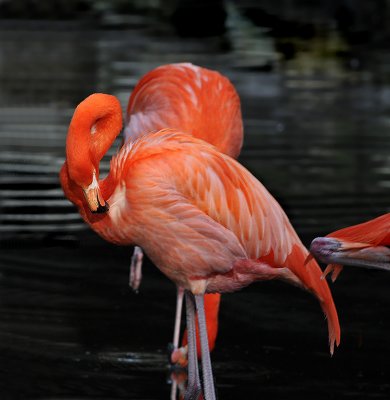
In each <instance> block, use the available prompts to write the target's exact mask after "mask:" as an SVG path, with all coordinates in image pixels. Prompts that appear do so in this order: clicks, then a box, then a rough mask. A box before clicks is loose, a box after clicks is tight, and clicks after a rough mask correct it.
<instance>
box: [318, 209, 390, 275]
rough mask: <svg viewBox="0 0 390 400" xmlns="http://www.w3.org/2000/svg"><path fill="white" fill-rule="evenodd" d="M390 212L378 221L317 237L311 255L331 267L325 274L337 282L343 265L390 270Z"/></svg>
mask: <svg viewBox="0 0 390 400" xmlns="http://www.w3.org/2000/svg"><path fill="white" fill-rule="evenodd" d="M389 246H390V213H387V214H384V215H381V216H380V217H378V218H375V219H372V220H370V221H367V222H363V223H361V224H358V225H353V226H349V227H347V228H343V229H340V230H338V231H335V232H332V233H330V234H329V235H327V236H325V237H318V238H315V239H314V240H313V241H312V243H311V245H310V252H311V254H312V255H313V256H314V257H315V258H316V259H317V260H319V261H321V262H323V263H325V264H328V266H327V268H326V270H325V272H324V275H327V274H329V273H332V280H333V281H335V280H336V278H337V276H338V275H339V274H340V272H341V270H342V268H343V267H342V266H343V265H346V266H357V267H365V268H374V269H383V270H387V271H390V248H389Z"/></svg>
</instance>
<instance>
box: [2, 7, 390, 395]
mask: <svg viewBox="0 0 390 400" xmlns="http://www.w3.org/2000/svg"><path fill="white" fill-rule="evenodd" d="M389 17H390V2H389V1H387V0H381V1H379V0H378V1H364V0H361V1H358V0H356V1H352V0H350V1H348V0H344V1H341V0H340V1H336V0H333V1H325V0H324V1H303V0H301V1H298V0H285V1H275V0H274V1H265V0H263V1H254V0H252V1H250V0H248V1H238V0H236V1H229V2H228V1H225V2H223V1H196V0H181V1H180V0H177V1H175V0H170V1H166V2H164V1H162V0H160V1H158V0H154V1H153V0H148V1H141V0H138V1H135V0H133V1H131V0H128V1H122V0H121V1H104V0H101V1H96V2H93V1H87V0H80V1H76V0H71V1H65V0H62V1H59V0H54V1H32V0H31V1H27V0H26V1H22V0H19V1H17V0H14V1H12V0H8V1H4V0H2V1H0V398H1V399H77V400H79V399H87V398H88V399H118V398H123V399H124V398H126V399H166V398H169V391H170V387H169V384H168V380H169V372H168V369H167V357H166V345H167V343H168V341H170V340H171V335H172V327H173V315H174V304H175V288H174V285H173V284H172V283H171V282H169V281H168V280H167V279H166V278H165V277H163V276H162V275H161V273H160V272H159V271H158V270H157V269H156V268H155V267H154V266H152V265H151V264H150V263H149V262H148V261H146V263H145V266H144V280H143V283H142V286H141V291H140V293H139V294H138V295H135V294H134V293H132V292H131V290H130V288H129V287H128V267H129V262H130V255H131V252H132V249H130V248H120V247H115V246H112V245H109V244H107V243H105V242H103V241H102V240H101V239H99V238H98V237H97V236H96V235H95V234H94V233H93V232H90V231H89V230H88V229H87V227H86V226H85V225H84V224H83V223H82V221H81V220H80V217H79V216H78V213H77V212H76V210H75V209H73V207H72V206H71V205H70V204H69V203H68V201H67V200H65V199H64V197H63V194H62V191H61V189H60V187H59V183H58V171H59V169H60V167H61V165H62V163H63V160H64V147H65V136H66V132H67V126H68V124H69V121H70V118H71V115H72V112H73V110H74V108H75V106H76V105H77V104H78V103H79V102H80V101H81V100H82V99H84V98H85V97H86V96H87V95H89V94H90V93H92V92H97V91H100V92H106V93H111V94H114V95H116V96H118V97H119V99H120V100H121V102H122V106H123V109H125V107H126V104H127V100H128V97H129V94H130V92H131V90H132V89H133V88H134V86H135V84H136V82H137V81H138V79H139V78H140V77H141V76H142V75H143V74H144V73H146V72H148V71H149V70H151V69H153V68H154V67H156V66H158V65H161V64H166V63H171V62H193V63H195V64H198V65H201V66H205V67H208V68H211V69H216V70H218V71H220V72H222V73H223V74H225V75H226V76H228V77H229V78H230V79H231V81H232V82H233V83H234V85H235V86H236V88H237V91H238V92H239V94H240V97H241V100H242V112H243V118H244V125H245V143H244V148H243V151H242V155H241V158H240V161H241V162H242V163H243V164H244V165H245V166H246V167H247V168H248V169H249V170H250V171H252V172H253V173H254V174H255V175H256V176H257V177H258V178H259V179H260V180H261V181H262V182H263V183H264V184H265V185H266V187H267V188H268V189H269V190H270V192H271V193H272V194H273V195H274V196H275V197H276V198H277V199H278V200H279V202H280V203H281V205H282V206H283V208H284V209H285V210H286V212H287V214H288V215H289V217H290V218H291V221H292V223H293V225H294V227H295V228H296V230H297V231H298V233H299V234H300V236H301V237H302V239H303V241H304V243H305V244H307V245H308V244H309V243H310V241H311V240H312V239H313V238H314V237H315V236H320V235H324V234H326V233H328V232H330V231H332V230H335V229H337V228H340V227H342V226H346V225H350V224H354V223H358V222H361V221H364V220H367V219H369V218H373V217H375V216H378V215H380V214H382V213H384V212H389V196H388V193H389V187H390V155H389V150H390V133H389V132H390V131H389V128H390V68H389V66H390V53H389V50H388V49H389V44H390V23H389ZM116 148H117V145H115V146H114V148H113V149H112V151H111V152H110V154H113V153H114V152H115V150H116ZM108 160H109V157H107V159H105V161H104V162H103V165H102V169H103V170H105V171H107V168H108ZM389 288H390V275H389V274H386V273H383V272H375V271H366V270H356V269H353V268H348V269H347V270H345V271H344V272H343V273H342V275H341V277H340V278H339V280H338V281H337V282H336V284H334V285H332V291H333V293H334V299H335V302H336V305H337V307H338V311H339V317H340V322H341V328H342V344H341V346H340V348H339V349H337V350H336V352H335V355H334V356H333V357H332V358H331V357H330V356H329V352H328V347H327V330H326V323H325V321H324V318H323V315H322V312H321V310H320V307H319V306H318V304H317V301H316V300H315V299H314V298H313V297H312V296H310V295H309V294H308V293H304V292H302V291H299V290H298V289H296V288H294V287H290V286H288V285H285V284H282V283H278V282H268V283H262V284H255V285H252V286H251V287H249V288H247V289H245V290H243V291H241V292H239V293H235V294H231V295H224V296H223V300H222V306H221V313H220V328H221V330H220V335H219V339H218V342H217V348H216V350H215V352H214V353H213V355H212V358H213V365H214V368H215V375H216V379H217V388H218V393H219V398H220V399H237V398H238V397H239V396H240V397H242V398H247V399H252V398H253V399H257V398H262V399H271V398H272V399H285V398H286V399H287V398H288V399H293V398H299V399H301V400H303V399H312V398H316V399H370V398H375V399H381V398H386V399H387V398H389V395H390V361H389V359H390V339H389V329H390V317H389V311H388V310H389V308H390V294H389V293H390V291H389Z"/></svg>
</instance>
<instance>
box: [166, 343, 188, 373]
mask: <svg viewBox="0 0 390 400" xmlns="http://www.w3.org/2000/svg"><path fill="white" fill-rule="evenodd" d="M170 362H171V363H172V364H173V365H176V366H178V367H180V368H185V367H187V365H188V346H183V347H179V348H178V349H173V351H172V352H171V353H170Z"/></svg>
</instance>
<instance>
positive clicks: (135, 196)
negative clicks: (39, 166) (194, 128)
mask: <svg viewBox="0 0 390 400" xmlns="http://www.w3.org/2000/svg"><path fill="white" fill-rule="evenodd" d="M121 127H122V122H121V107H120V104H119V102H118V100H117V99H116V98H115V97H113V96H109V95H103V94H95V95H92V96H89V97H88V98H87V99H86V100H84V101H83V102H82V103H80V105H79V106H78V107H77V108H76V110H75V113H74V116H73V118H72V121H71V123H70V127H69V132H68V136H67V141H66V161H65V163H64V166H63V167H62V169H61V172H60V177H61V183H62V187H63V189H64V192H65V194H66V196H67V197H68V198H70V199H76V200H75V203H76V205H77V206H78V207H79V210H80V213H81V215H82V216H83V218H84V219H85V221H86V222H87V223H88V224H89V225H90V226H91V228H92V229H93V230H95V231H96V232H97V233H98V234H99V235H101V236H102V237H103V238H104V239H106V240H108V241H110V242H112V243H116V244H122V245H134V244H136V245H139V246H140V247H142V248H143V249H144V250H145V252H146V254H147V255H148V257H149V258H150V259H151V261H152V262H153V263H154V264H155V265H156V266H157V267H158V268H159V269H160V270H161V271H162V272H163V273H164V274H165V275H166V276H167V277H168V278H169V279H171V280H172V281H173V282H175V283H176V285H177V286H178V287H181V288H183V289H184V290H185V297H186V309H187V329H188V375H189V378H188V388H187V393H186V397H187V398H196V397H197V394H198V393H199V392H200V390H201V385H200V378H199V372H198V366H197V350H196V337H195V336H196V329H195V308H196V310H197V312H198V321H199V333H200V343H201V353H202V367H203V368H202V370H203V388H204V398H205V399H206V400H213V399H215V389H214V383H213V375H212V368H211V361H210V354H209V348H208V340H207V328H206V322H205V315H204V295H205V293H221V292H231V291H236V290H239V289H241V288H242V287H244V286H247V285H249V284H250V283H252V282H254V281H263V280H270V279H282V280H285V281H287V282H290V283H292V284H294V285H297V286H299V287H302V288H305V289H306V290H308V291H310V292H311V293H313V294H314V295H315V296H316V297H317V299H318V300H319V302H320V305H321V307H322V309H323V311H324V312H325V314H326V316H327V320H328V330H329V343H330V351H331V352H333V349H334V344H336V345H338V344H339V342H340V327H339V322H338V316H337V311H336V308H335V305H334V303H333V299H332V295H331V292H330V290H329V287H328V285H327V283H326V281H325V280H323V279H321V275H322V272H321V270H320V268H319V266H318V264H317V263H316V262H315V260H310V261H309V263H310V265H309V266H307V267H305V266H304V262H305V259H306V258H307V256H308V251H307V250H306V248H305V247H304V246H303V244H302V242H301V241H300V239H299V237H298V235H297V234H296V232H295V231H294V229H293V227H292V226H291V224H290V222H289V220H288V218H287V216H286V214H285V213H284V212H283V210H282V208H281V207H280V206H279V204H278V203H277V202H276V200H275V199H274V198H273V197H272V196H271V195H270V194H269V192H268V191H267V190H266V189H265V188H264V186H263V185H262V184H261V183H260V182H259V181H258V180H257V179H256V178H255V177H253V176H252V175H251V174H250V173H249V172H248V171H247V170H246V169H245V168H244V167H242V166H241V165H240V164H239V163H237V162H236V161H234V159H232V158H231V157H229V156H227V155H225V154H223V153H221V152H219V151H217V150H216V149H215V148H214V147H213V146H211V145H210V144H208V143H206V142H204V141H203V140H200V139H197V138H194V137H192V136H190V135H188V133H182V132H180V131H177V130H175V129H164V130H161V131H157V132H152V133H148V134H145V135H143V136H141V137H140V138H139V139H137V140H136V141H134V142H130V143H129V144H127V145H124V146H123V147H122V149H121V150H120V151H119V152H118V154H117V155H116V156H115V157H114V158H113V159H112V161H111V168H110V173H109V175H108V176H107V177H106V178H105V179H104V180H101V181H99V161H100V160H101V158H102V157H103V155H104V154H105V152H106V151H107V150H108V148H109V147H110V146H111V144H112V142H113V141H114V139H115V137H116V136H117V135H118V134H119V132H120V130H121ZM95 135H98V136H99V135H103V136H104V138H105V144H104V146H103V145H101V146H96V144H95V139H94V136H95ZM109 137H110V140H109V139H108V138H109ZM100 144H101V142H100ZM83 194H84V198H83V196H82V195H83Z"/></svg>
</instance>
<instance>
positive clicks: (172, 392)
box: [169, 379, 177, 400]
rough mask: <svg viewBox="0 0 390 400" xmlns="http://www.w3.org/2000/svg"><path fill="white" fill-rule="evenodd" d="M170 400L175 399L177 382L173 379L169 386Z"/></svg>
mask: <svg viewBox="0 0 390 400" xmlns="http://www.w3.org/2000/svg"><path fill="white" fill-rule="evenodd" d="M169 398H170V399H171V400H176V399H177V382H176V381H175V380H174V379H173V380H172V386H171V395H170V397H169Z"/></svg>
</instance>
